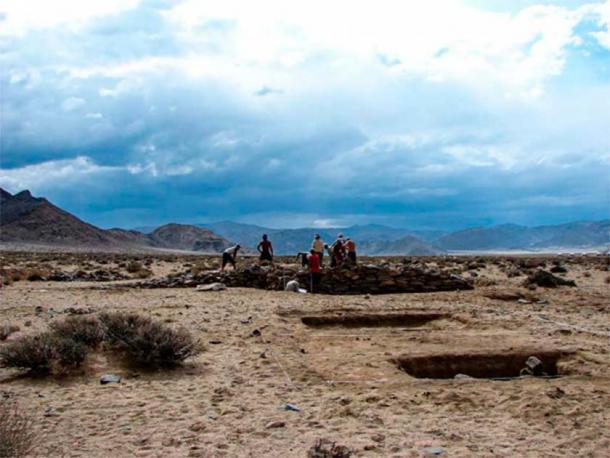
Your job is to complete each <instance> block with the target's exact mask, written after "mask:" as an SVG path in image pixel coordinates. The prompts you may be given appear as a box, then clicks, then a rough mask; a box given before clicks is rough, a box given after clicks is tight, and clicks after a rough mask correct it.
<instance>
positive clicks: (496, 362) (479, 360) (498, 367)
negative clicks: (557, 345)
mask: <svg viewBox="0 0 610 458" xmlns="http://www.w3.org/2000/svg"><path fill="white" fill-rule="evenodd" d="M562 353H567V352H561V351H558V350H540V349H539V348H536V347H531V348H524V349H519V350H506V351H488V352H476V353H442V354H438V355H418V356H411V355H405V356H401V357H399V358H398V359H396V360H395V363H396V364H397V365H398V367H399V368H400V369H401V370H403V371H405V372H406V373H407V374H409V375H411V376H413V377H416V378H438V379H446V378H454V377H455V376H456V375H459V374H462V375H467V376H469V377H475V378H491V379H494V378H515V377H519V376H520V375H521V371H522V369H523V368H524V367H525V363H526V361H527V359H528V358H529V357H530V356H535V357H536V358H538V359H539V360H540V361H541V362H542V369H541V372H542V373H544V375H545V376H556V375H559V371H558V369H557V361H558V360H559V359H560V358H561V356H562Z"/></svg>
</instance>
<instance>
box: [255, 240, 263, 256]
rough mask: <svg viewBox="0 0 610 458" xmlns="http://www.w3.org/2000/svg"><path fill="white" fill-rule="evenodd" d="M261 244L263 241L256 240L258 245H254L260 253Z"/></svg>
mask: <svg viewBox="0 0 610 458" xmlns="http://www.w3.org/2000/svg"><path fill="white" fill-rule="evenodd" d="M262 244H263V242H258V245H256V249H257V250H258V252H259V253H262V252H263V250H261V245H262Z"/></svg>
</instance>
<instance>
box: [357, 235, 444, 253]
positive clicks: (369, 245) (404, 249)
mask: <svg viewBox="0 0 610 458" xmlns="http://www.w3.org/2000/svg"><path fill="white" fill-rule="evenodd" d="M357 249H358V252H359V253H360V254H365V255H369V256H392V255H393V256H435V255H439V254H443V253H445V251H444V250H442V249H440V248H438V247H436V246H434V245H432V244H429V243H427V242H424V241H423V240H422V239H419V238H417V237H414V236H412V235H407V236H405V237H403V238H401V239H399V240H394V241H375V242H364V243H361V244H359V246H358V247H357Z"/></svg>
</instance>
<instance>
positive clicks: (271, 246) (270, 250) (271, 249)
mask: <svg viewBox="0 0 610 458" xmlns="http://www.w3.org/2000/svg"><path fill="white" fill-rule="evenodd" d="M269 253H271V256H273V245H272V244H271V242H269Z"/></svg>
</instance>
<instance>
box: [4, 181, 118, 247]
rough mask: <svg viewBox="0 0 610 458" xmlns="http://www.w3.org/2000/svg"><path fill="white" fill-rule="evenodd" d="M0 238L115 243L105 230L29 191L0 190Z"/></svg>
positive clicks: (53, 242)
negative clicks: (12, 191) (9, 191)
mask: <svg viewBox="0 0 610 458" xmlns="http://www.w3.org/2000/svg"><path fill="white" fill-rule="evenodd" d="M0 241H1V242H19V243H32V244H41V245H64V246H73V245H78V246H109V247H112V246H115V245H116V244H117V240H116V239H115V238H114V237H113V236H112V234H109V233H108V232H106V231H104V230H102V229H100V228H97V227H95V226H93V225H91V224H88V223H86V222H84V221H82V220H80V219H78V218H77V217H76V216H74V215H71V214H70V213H68V212H66V211H64V210H62V209H61V208H59V207H56V206H55V205H53V204H52V203H50V202H49V201H48V200H47V199H45V198H42V197H38V198H37V197H33V196H32V194H31V193H30V192H29V191H22V192H20V193H18V194H15V195H14V196H13V195H11V194H10V193H8V192H6V191H5V190H4V189H2V190H1V192H0Z"/></svg>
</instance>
